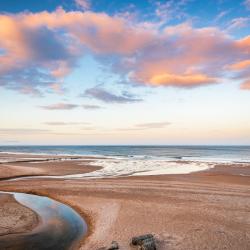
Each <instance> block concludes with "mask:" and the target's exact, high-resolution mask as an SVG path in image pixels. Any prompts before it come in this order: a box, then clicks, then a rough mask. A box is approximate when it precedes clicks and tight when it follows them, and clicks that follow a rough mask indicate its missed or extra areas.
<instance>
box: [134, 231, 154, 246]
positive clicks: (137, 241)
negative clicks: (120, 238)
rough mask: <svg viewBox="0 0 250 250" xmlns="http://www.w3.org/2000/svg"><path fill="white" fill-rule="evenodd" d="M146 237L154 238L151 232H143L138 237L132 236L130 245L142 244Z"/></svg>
mask: <svg viewBox="0 0 250 250" xmlns="http://www.w3.org/2000/svg"><path fill="white" fill-rule="evenodd" d="M146 239H152V240H154V236H153V234H144V235H141V236H138V237H133V238H132V245H134V246H137V245H142V243H143V241H144V240H146Z"/></svg>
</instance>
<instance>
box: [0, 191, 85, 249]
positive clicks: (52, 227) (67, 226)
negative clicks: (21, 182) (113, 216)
mask: <svg viewBox="0 0 250 250" xmlns="http://www.w3.org/2000/svg"><path fill="white" fill-rule="evenodd" d="M4 193H5V192H4ZM9 194H12V195H14V197H15V199H16V200H17V201H18V202H19V203H20V204H23V205H24V206H26V207H29V208H30V209H32V210H33V211H34V212H36V213H37V214H38V215H39V216H40V220H41V222H40V223H39V224H38V226H37V227H35V228H34V229H33V230H32V231H31V232H29V233H21V234H13V235H6V236H4V237H1V238H0V249H18V250H19V249H20V250H21V249H22V250H23V249H25V250H31V249H32V250H35V249H36V250H43V249H46V250H52V249H53V250H57V249H58V250H59V249H60V250H64V249H65V250H66V249H75V248H76V246H78V245H79V242H80V240H81V239H82V238H83V236H84V235H85V234H86V232H87V224H86V222H85V221H84V220H83V218H82V217H81V216H80V215H79V214H78V213H77V212H76V211H74V210H73V209H72V208H71V207H69V206H67V205H65V204H62V203H60V202H58V201H55V200H53V199H50V198H48V197H44V196H38V195H31V194H25V193H9Z"/></svg>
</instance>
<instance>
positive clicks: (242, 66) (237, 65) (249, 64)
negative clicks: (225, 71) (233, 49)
mask: <svg viewBox="0 0 250 250" xmlns="http://www.w3.org/2000/svg"><path fill="white" fill-rule="evenodd" d="M229 67H230V68H231V69H233V70H243V69H246V68H248V67H250V60H244V61H240V62H237V63H234V64H232V65H230V66H229Z"/></svg>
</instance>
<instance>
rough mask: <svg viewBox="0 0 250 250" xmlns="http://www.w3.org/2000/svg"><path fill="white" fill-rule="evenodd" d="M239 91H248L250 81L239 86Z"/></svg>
mask: <svg viewBox="0 0 250 250" xmlns="http://www.w3.org/2000/svg"><path fill="white" fill-rule="evenodd" d="M240 87H241V89H244V90H250V79H248V80H246V81H245V82H243V83H242V84H241V86H240Z"/></svg>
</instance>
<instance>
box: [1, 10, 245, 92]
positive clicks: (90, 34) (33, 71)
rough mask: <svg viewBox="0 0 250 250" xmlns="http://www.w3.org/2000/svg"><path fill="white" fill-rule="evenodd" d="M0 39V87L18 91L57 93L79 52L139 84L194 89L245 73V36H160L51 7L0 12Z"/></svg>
mask: <svg viewBox="0 0 250 250" xmlns="http://www.w3.org/2000/svg"><path fill="white" fill-rule="evenodd" d="M0 37H4V39H0V50H1V51H4V53H2V54H0V64H1V68H0V85H4V86H7V87H10V88H13V89H14V88H16V89H18V90H20V91H23V92H25V93H31V92H34V91H38V90H39V89H40V88H42V87H46V88H50V89H52V90H54V91H55V92H58V93H60V92H61V90H62V89H61V88H60V86H59V85H60V83H61V82H63V78H64V77H65V76H67V75H68V74H70V73H71V71H72V69H73V68H74V67H76V66H77V63H78V60H79V59H80V58H82V57H83V56H84V53H85V51H86V50H88V51H90V52H91V53H93V54H94V55H95V56H96V58H97V59H99V56H100V55H101V56H102V57H111V58H112V61H111V62H112V66H113V70H114V71H115V72H116V73H119V74H121V75H125V76H126V77H127V78H128V79H130V81H132V82H137V83H140V84H147V85H163V86H176V87H194V86H201V85H207V84H214V83H217V82H219V81H218V80H219V79H220V78H223V77H226V75H228V73H230V74H235V75H234V76H235V77H238V78H240V79H242V80H243V81H245V80H246V78H248V77H247V75H248V73H246V72H245V73H244V76H243V75H239V74H238V75H237V72H235V69H236V68H239V69H241V68H242V69H243V68H244V70H246V69H247V66H246V65H248V63H247V62H248V60H249V54H250V36H248V37H245V38H242V39H240V40H235V39H233V38H232V37H230V36H228V35H227V33H226V32H223V31H221V30H219V29H218V28H215V27H206V28H199V29H197V28H193V27H192V26H191V25H190V24H188V23H183V24H180V25H177V26H168V27H167V28H165V29H164V30H163V31H162V30H159V29H158V26H156V28H153V25H145V24H143V23H135V22H132V21H131V20H130V19H129V20H127V19H126V18H125V17H124V16H109V15H107V14H105V13H94V12H90V11H87V12H81V11H70V12H67V11H65V10H63V9H62V8H59V9H57V10H56V11H54V12H46V11H44V12H40V13H21V14H16V15H10V14H2V15H0ZM114 55H115V57H114ZM230 65H231V66H230ZM6 79H8V81H6ZM55 82H56V84H55Z"/></svg>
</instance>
